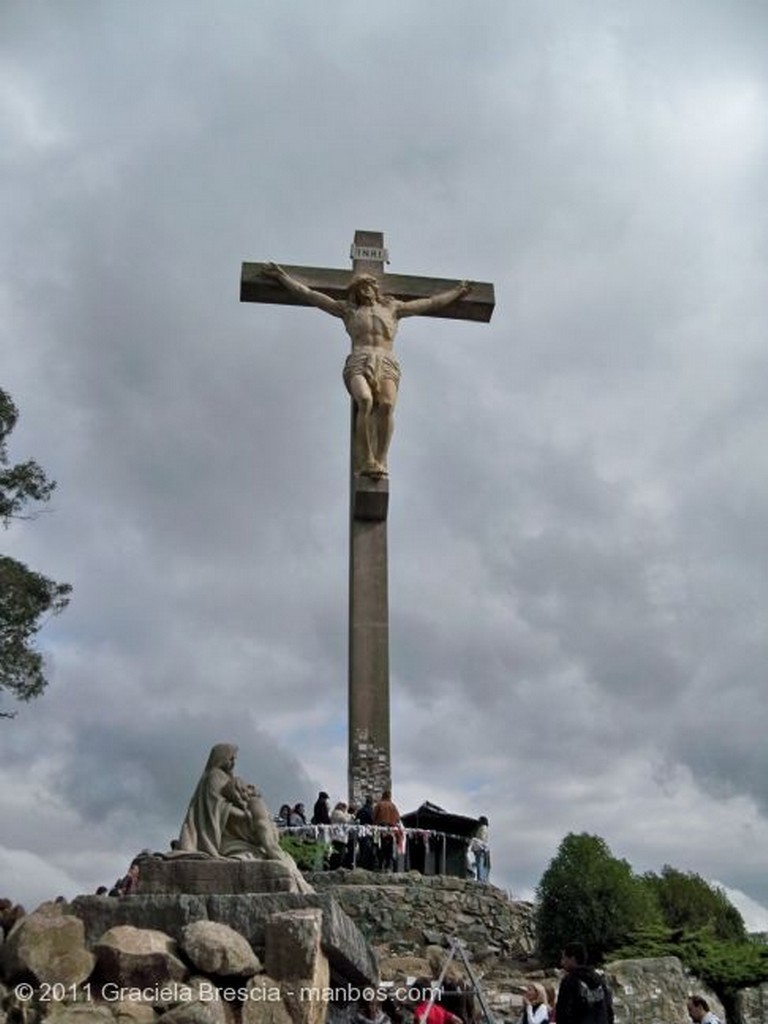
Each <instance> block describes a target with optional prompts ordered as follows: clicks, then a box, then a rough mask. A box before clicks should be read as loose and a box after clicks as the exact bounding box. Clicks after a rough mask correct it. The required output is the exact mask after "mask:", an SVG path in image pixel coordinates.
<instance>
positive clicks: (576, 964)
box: [555, 942, 613, 1024]
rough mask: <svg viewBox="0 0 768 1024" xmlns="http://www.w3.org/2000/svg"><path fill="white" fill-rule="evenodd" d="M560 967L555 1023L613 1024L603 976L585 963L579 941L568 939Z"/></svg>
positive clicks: (610, 1002) (610, 997)
mask: <svg viewBox="0 0 768 1024" xmlns="http://www.w3.org/2000/svg"><path fill="white" fill-rule="evenodd" d="M560 966H561V967H562V968H563V970H564V971H565V977H564V978H563V980H562V981H561V982H560V988H559V989H558V993H557V1005H556V1007H555V1017H556V1019H557V1024H613V996H612V994H611V990H610V988H609V987H608V984H607V982H606V981H605V979H604V978H603V977H602V976H601V975H600V974H598V973H597V971H596V970H595V969H594V968H593V967H589V966H588V965H587V951H586V949H585V948H584V946H583V945H582V943H581V942H569V943H568V944H567V945H566V946H565V948H564V949H563V954H562V957H561V958H560Z"/></svg>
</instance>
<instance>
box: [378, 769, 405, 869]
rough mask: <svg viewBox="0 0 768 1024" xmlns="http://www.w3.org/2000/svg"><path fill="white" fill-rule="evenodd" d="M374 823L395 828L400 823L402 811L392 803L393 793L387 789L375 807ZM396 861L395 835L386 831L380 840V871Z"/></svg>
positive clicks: (389, 867)
mask: <svg viewBox="0 0 768 1024" xmlns="http://www.w3.org/2000/svg"><path fill="white" fill-rule="evenodd" d="M373 824H374V825H381V826H387V827H389V828H395V827H396V826H397V825H399V824H400V811H398V809H397V807H396V806H395V805H394V804H393V803H392V793H391V792H390V791H389V790H388V789H385V790H384V792H383V793H382V794H381V800H379V802H378V803H377V804H376V806H375V807H374V808H373ZM394 863H395V837H394V836H393V835H392V834H391V833H385V834H383V835H382V836H381V839H380V841H379V856H378V866H379V870H380V871H388V870H391V869H392V867H393V866H394Z"/></svg>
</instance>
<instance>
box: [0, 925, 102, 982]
mask: <svg viewBox="0 0 768 1024" xmlns="http://www.w3.org/2000/svg"><path fill="white" fill-rule="evenodd" d="M2 963H3V973H4V974H5V977H6V978H7V979H8V980H9V981H13V980H14V979H15V978H19V977H26V976H30V975H31V976H32V977H33V978H35V980H36V981H37V982H38V983H41V982H42V983H46V984H50V985H56V984H60V985H64V986H66V987H69V986H70V985H79V984H80V983H81V982H83V981H85V980H86V978H88V977H89V975H90V974H91V972H92V971H93V968H94V964H95V958H94V956H93V954H92V953H90V952H89V951H88V949H87V948H86V945H85V929H84V927H83V923H82V921H78V919H77V918H76V917H69V916H64V915H63V914H61V913H52V912H49V911H43V912H37V911H36V912H35V913H33V914H27V915H26V916H25V917H22V918H21V920H20V921H18V922H17V923H16V924H15V925H14V927H13V929H12V931H11V933H10V935H9V936H8V937H7V939H6V940H5V942H4V944H3V947H2Z"/></svg>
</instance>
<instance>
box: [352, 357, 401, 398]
mask: <svg viewBox="0 0 768 1024" xmlns="http://www.w3.org/2000/svg"><path fill="white" fill-rule="evenodd" d="M342 376H343V377H344V384H345V385H346V388H347V391H349V385H350V383H351V381H352V378H353V377H364V378H365V380H366V381H367V382H368V385H369V387H370V389H371V391H373V392H374V394H375V393H376V392H377V391H378V390H379V388H380V387H381V384H382V382H383V381H385V380H393V381H394V382H395V387H397V386H398V385H399V383H400V364H399V363H398V361H397V359H395V357H394V356H393V355H392V353H391V352H383V351H382V350H381V349H379V348H358V349H355V350H354V352H350V354H349V355H348V356H347V359H346V362H345V363H344V370H343V373H342Z"/></svg>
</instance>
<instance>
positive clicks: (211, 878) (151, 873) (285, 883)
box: [140, 857, 298, 896]
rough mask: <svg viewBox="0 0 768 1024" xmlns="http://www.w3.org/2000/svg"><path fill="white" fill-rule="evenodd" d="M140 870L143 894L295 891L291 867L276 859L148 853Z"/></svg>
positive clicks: (294, 880)
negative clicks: (218, 857)
mask: <svg viewBox="0 0 768 1024" xmlns="http://www.w3.org/2000/svg"><path fill="white" fill-rule="evenodd" d="M140 872H141V874H140V879H141V881H140V885H141V890H140V891H141V895H142V896H144V895H149V894H154V893H163V894H168V895H170V894H175V893H189V894H193V895H202V896H205V895H208V894H209V893H210V894H212V895H213V894H215V893H222V894H226V893H232V894H234V893H262V892H266V893H272V892H298V888H297V885H296V878H295V876H294V875H293V873H292V872H291V870H290V868H288V867H286V866H285V864H282V863H280V861H276V860H231V859H226V860H224V859H221V860H218V859H215V858H213V857H211V858H205V859H203V858H200V859H197V858H196V857H176V858H172V859H170V860H162V859H160V858H159V857H147V858H145V859H143V860H142V861H141V866H140Z"/></svg>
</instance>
